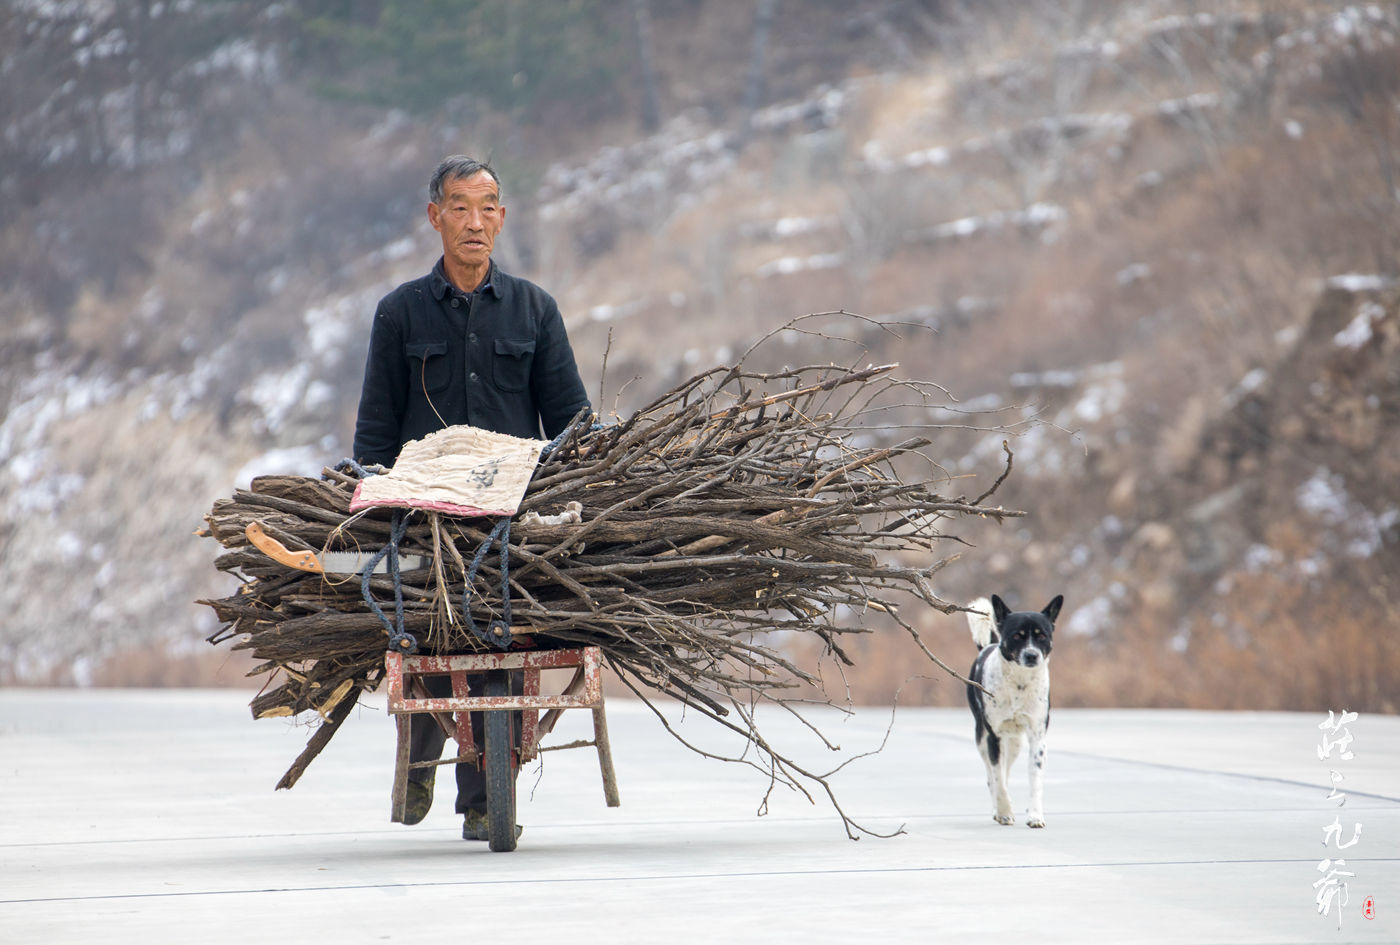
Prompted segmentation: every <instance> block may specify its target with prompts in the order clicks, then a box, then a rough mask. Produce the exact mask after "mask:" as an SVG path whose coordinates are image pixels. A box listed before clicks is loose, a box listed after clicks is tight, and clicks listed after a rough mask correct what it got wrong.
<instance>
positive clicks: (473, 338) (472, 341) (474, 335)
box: [467, 332, 476, 344]
mask: <svg viewBox="0 0 1400 945" xmlns="http://www.w3.org/2000/svg"><path fill="white" fill-rule="evenodd" d="M467 340H468V341H470V342H471V343H472V344H476V332H472V333H471V334H470V335H467Z"/></svg>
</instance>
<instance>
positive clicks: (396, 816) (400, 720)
mask: <svg viewBox="0 0 1400 945" xmlns="http://www.w3.org/2000/svg"><path fill="white" fill-rule="evenodd" d="M394 722H395V723H396V727H397V729H398V734H399V744H398V748H397V750H396V751H395V752H394V791H393V795H392V802H391V804H390V808H389V820H390V821H391V822H393V823H396V824H401V823H403V818H404V813H405V811H406V810H407V808H408V750H409V745H410V744H411V742H412V738H411V732H412V726H413V717H412V716H410V715H396V716H394Z"/></svg>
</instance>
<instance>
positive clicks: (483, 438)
mask: <svg viewBox="0 0 1400 945" xmlns="http://www.w3.org/2000/svg"><path fill="white" fill-rule="evenodd" d="M547 445H548V444H547V443H545V441H544V440H526V439H521V438H520V437H516V436H507V435H506V434H504V433H492V432H491V431H489V430H480V429H477V428H476V427H471V426H453V427H446V428H445V429H442V430H439V431H437V432H436V433H429V434H428V435H427V436H425V437H423V438H422V439H421V440H410V441H409V442H408V443H405V444H404V447H403V449H402V450H400V451H399V458H398V460H397V461H395V463H394V468H393V469H391V470H389V471H388V472H387V473H385V474H384V475H382V476H370V477H369V478H367V479H361V480H360V483H359V485H357V486H356V487H355V495H354V497H353V498H352V499H351V500H350V511H352V512H358V511H360V510H361V509H368V508H375V507H379V506H390V507H394V508H407V509H427V510H429V511H433V512H444V513H446V514H448V515H464V516H473V517H475V516H501V515H514V514H515V513H516V512H517V511H518V510H519V508H520V500H521V499H523V498H524V497H525V489H526V488H527V487H528V486H529V485H530V477H531V476H533V475H534V472H535V466H536V464H538V463H539V460H540V451H541V450H542V449H544V448H545V446H547Z"/></svg>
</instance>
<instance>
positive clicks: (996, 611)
mask: <svg viewBox="0 0 1400 945" xmlns="http://www.w3.org/2000/svg"><path fill="white" fill-rule="evenodd" d="M1009 613H1011V608H1010V607H1007V606H1006V602H1005V601H1004V600H1002V599H1001V598H1000V597H998V596H997V595H995V594H993V595H992V620H994V621H995V622H996V625H997V627H998V628H1000V627H1001V624H1002V621H1004V620H1005V619H1006V615H1007V614H1009Z"/></svg>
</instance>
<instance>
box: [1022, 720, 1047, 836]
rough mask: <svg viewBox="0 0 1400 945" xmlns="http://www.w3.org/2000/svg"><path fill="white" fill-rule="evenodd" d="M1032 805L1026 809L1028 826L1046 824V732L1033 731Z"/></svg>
mask: <svg viewBox="0 0 1400 945" xmlns="http://www.w3.org/2000/svg"><path fill="white" fill-rule="evenodd" d="M1030 741H1031V757H1030V769H1031V806H1030V809H1029V810H1027V811H1026V826H1027V827H1044V826H1045V799H1044V794H1043V787H1044V785H1043V781H1044V776H1045V733H1044V732H1031V739H1030Z"/></svg>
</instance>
